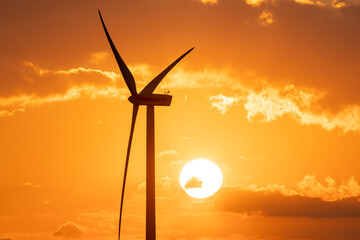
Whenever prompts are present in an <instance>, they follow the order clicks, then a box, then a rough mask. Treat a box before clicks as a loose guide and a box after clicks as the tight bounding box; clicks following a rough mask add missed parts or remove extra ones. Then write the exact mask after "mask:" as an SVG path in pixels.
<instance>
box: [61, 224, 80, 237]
mask: <svg viewBox="0 0 360 240" xmlns="http://www.w3.org/2000/svg"><path fill="white" fill-rule="evenodd" d="M81 235H82V231H81V230H80V228H79V226H77V225H76V224H75V223H72V222H67V223H65V224H62V225H61V226H60V227H59V228H58V230H56V231H55V232H54V236H55V237H64V238H79V237H81Z"/></svg>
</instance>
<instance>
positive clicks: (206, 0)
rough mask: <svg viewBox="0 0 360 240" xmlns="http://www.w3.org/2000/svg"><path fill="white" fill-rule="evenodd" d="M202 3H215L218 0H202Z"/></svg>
mask: <svg viewBox="0 0 360 240" xmlns="http://www.w3.org/2000/svg"><path fill="white" fill-rule="evenodd" d="M201 2H202V3H205V4H206V3H210V4H213V3H217V2H218V0H201Z"/></svg>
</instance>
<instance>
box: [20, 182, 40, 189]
mask: <svg viewBox="0 0 360 240" xmlns="http://www.w3.org/2000/svg"><path fill="white" fill-rule="evenodd" d="M23 186H24V187H34V188H39V187H40V185H39V184H35V183H32V182H25V183H24V184H23Z"/></svg>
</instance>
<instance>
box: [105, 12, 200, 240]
mask: <svg viewBox="0 0 360 240" xmlns="http://www.w3.org/2000/svg"><path fill="white" fill-rule="evenodd" d="M99 16H100V19H101V23H102V26H103V28H104V31H105V34H106V37H107V39H108V41H109V44H110V47H111V50H112V52H113V53H114V56H115V59H116V61H117V63H118V65H119V68H120V71H121V74H122V76H123V78H124V80H125V83H126V85H127V87H128V88H129V90H130V93H131V96H130V97H129V101H130V102H131V103H132V104H133V112H132V120H131V128H130V137H129V143H128V148H127V153H126V160H125V170H124V179H123V186H122V192H121V202H120V216H119V231H118V239H119V240H120V228H121V217H122V210H123V202H124V193H125V183H126V176H127V170H128V165H129V157H130V149H131V142H132V138H133V133H134V127H135V121H136V116H137V112H138V109H139V105H145V106H146V107H147V112H146V240H155V239H156V223H155V136H154V106H170V104H171V99H172V96H170V95H164V94H154V93H153V92H154V90H155V88H156V87H157V86H158V85H159V83H160V82H161V80H162V79H163V78H164V77H165V76H166V74H167V73H168V72H169V71H170V70H171V69H172V68H173V67H174V66H175V65H176V64H177V63H178V62H179V61H180V60H181V59H183V58H184V57H185V56H186V55H187V54H188V53H189V52H191V51H192V50H193V49H194V48H191V49H190V50H188V51H187V52H185V53H184V54H183V55H181V56H180V57H179V58H178V59H176V60H175V61H174V62H173V63H172V64H170V65H169V66H168V67H167V68H166V69H165V70H164V71H162V72H161V73H160V74H159V75H158V76H157V77H155V78H154V79H153V80H152V81H151V82H150V83H149V84H148V85H147V86H146V87H145V88H144V89H143V90H142V91H141V92H140V93H137V91H136V84H135V80H134V77H133V76H132V74H131V72H130V70H129V69H128V67H127V66H126V64H125V62H124V61H123V59H122V58H121V57H120V54H119V53H118V51H117V50H116V47H115V45H114V43H113V41H112V40H111V37H110V35H109V32H108V31H107V29H106V26H105V23H104V20H103V18H102V16H101V13H100V10H99Z"/></svg>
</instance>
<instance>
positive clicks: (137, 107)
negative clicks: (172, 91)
mask: <svg viewBox="0 0 360 240" xmlns="http://www.w3.org/2000/svg"><path fill="white" fill-rule="evenodd" d="M138 109H139V105H136V104H134V105H133V113H132V119H131V129H130V137H129V143H128V148H127V153H126V160H125V170H124V179H123V186H122V192H121V202H120V216H119V231H118V240H120V228H121V217H122V210H123V203H124V193H125V183H126V176H127V170H128V166H129V157H130V149H131V143H132V138H133V134H134V127H135V122H136V116H137V112H138Z"/></svg>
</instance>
